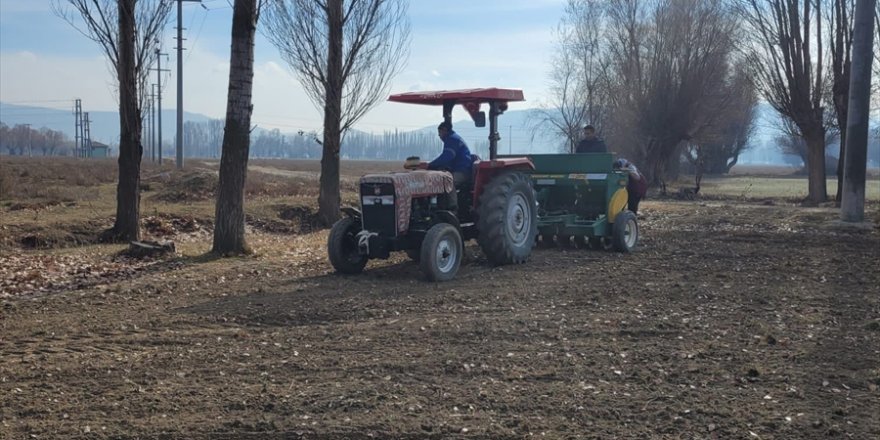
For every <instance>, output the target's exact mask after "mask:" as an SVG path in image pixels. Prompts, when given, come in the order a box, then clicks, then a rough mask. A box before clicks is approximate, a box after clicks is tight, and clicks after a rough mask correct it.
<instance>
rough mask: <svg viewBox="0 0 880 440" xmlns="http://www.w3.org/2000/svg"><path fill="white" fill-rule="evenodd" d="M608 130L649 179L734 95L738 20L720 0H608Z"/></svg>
mask: <svg viewBox="0 0 880 440" xmlns="http://www.w3.org/2000/svg"><path fill="white" fill-rule="evenodd" d="M608 17H609V23H608V31H609V51H610V60H611V68H612V72H613V73H611V74H610V75H609V76H610V77H612V78H614V83H613V84H612V91H611V93H610V94H609V96H610V97H611V98H612V101H613V107H614V109H613V112H614V113H613V117H611V118H610V120H613V121H614V124H615V126H616V127H615V128H614V130H613V132H614V137H613V138H611V139H610V142H609V145H610V147H611V148H612V149H613V150H616V151H618V152H621V153H624V154H627V155H628V156H630V157H631V158H632V159H635V161H636V162H637V163H641V164H644V166H643V167H642V168H641V169H642V170H643V171H644V172H645V175H646V177H647V178H648V180H649V181H650V182H652V183H653V184H662V182H663V181H664V174H665V173H666V171H667V169H669V168H672V167H677V165H678V158H679V152H680V151H681V146H682V143H683V142H688V141H691V140H692V139H695V138H697V137H698V136H699V135H700V133H701V131H703V130H706V129H707V128H708V127H711V126H712V125H713V124H715V123H716V121H717V119H718V118H720V117H721V116H722V115H723V113H724V112H723V111H724V109H725V108H726V107H727V106H728V105H729V103H728V100H729V99H730V97H731V96H732V92H731V90H730V81H729V78H730V77H731V75H732V68H731V58H732V56H733V49H734V47H735V37H736V35H737V23H736V20H734V17H733V16H732V14H731V13H730V11H729V10H728V9H727V7H726V4H725V2H724V1H723V0H705V1H700V0H663V1H657V2H649V1H637V0H614V1H611V2H610V4H609V8H608Z"/></svg>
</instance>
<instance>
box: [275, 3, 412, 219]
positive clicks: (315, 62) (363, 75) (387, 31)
mask: <svg viewBox="0 0 880 440" xmlns="http://www.w3.org/2000/svg"><path fill="white" fill-rule="evenodd" d="M406 13H407V2H405V1H404V0H272V1H271V2H270V7H269V8H267V11H266V25H267V29H268V32H267V33H266V36H267V37H268V38H269V40H271V41H272V43H273V44H275V46H276V47H278V50H279V51H280V53H281V56H282V57H283V58H284V60H285V61H286V62H287V63H288V64H289V65H290V67H291V68H292V70H293V71H294V73H295V74H296V75H297V77H298V78H299V80H300V83H301V84H302V85H303V88H304V89H305V91H306V93H307V94H308V96H309V98H310V99H311V101H312V103H313V104H314V105H315V106H316V107H318V108H319V109H321V110H323V112H324V136H323V153H322V156H321V179H320V185H321V188H320V195H319V196H318V206H319V208H318V209H319V211H318V214H319V217H320V218H321V219H322V221H324V222H325V223H327V224H330V223H332V222H334V221H336V219H338V218H339V203H340V194H339V150H340V146H341V145H342V138H343V137H344V135H345V132H346V131H347V130H348V129H349V128H351V126H352V125H353V124H354V123H355V122H357V121H358V120H359V119H360V118H361V117H363V116H364V115H365V114H366V113H367V111H369V110H370V109H371V108H373V107H374V106H375V105H376V104H377V103H378V102H379V100H381V99H382V98H384V97H385V96H386V95H387V94H388V89H389V87H390V83H391V79H392V78H394V76H396V75H397V74H398V73H399V72H400V71H401V69H402V68H403V65H404V64H405V62H406V59H407V56H408V47H409V20H408V18H407V14H406Z"/></svg>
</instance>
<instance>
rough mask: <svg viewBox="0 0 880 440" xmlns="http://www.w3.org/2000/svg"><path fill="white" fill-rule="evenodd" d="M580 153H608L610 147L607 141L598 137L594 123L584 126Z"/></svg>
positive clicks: (579, 145) (579, 148) (579, 147)
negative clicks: (606, 144) (606, 143)
mask: <svg viewBox="0 0 880 440" xmlns="http://www.w3.org/2000/svg"><path fill="white" fill-rule="evenodd" d="M575 151H576V152H578V153H607V152H608V147H607V146H605V141H603V140H602V139H599V138H598V137H596V129H595V128H594V127H593V126H592V125H587V126H586V127H584V138H583V139H581V141H580V142H578V145H577V150H575Z"/></svg>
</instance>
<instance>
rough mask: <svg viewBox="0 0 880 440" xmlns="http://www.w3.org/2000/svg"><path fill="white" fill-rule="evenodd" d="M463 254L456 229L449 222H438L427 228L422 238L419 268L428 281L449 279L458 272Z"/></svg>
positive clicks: (459, 236)
mask: <svg viewBox="0 0 880 440" xmlns="http://www.w3.org/2000/svg"><path fill="white" fill-rule="evenodd" d="M463 254H464V249H463V248H462V241H461V234H460V233H459V232H458V229H456V228H455V226H452V225H450V224H449V223H438V224H436V225H434V226H432V227H431V229H428V232H427V233H426V234H425V239H424V240H422V250H421V256H420V259H419V269H421V271H422V273H424V274H425V278H427V279H428V281H449V280H451V279H453V278H455V274H456V273H458V268H459V266H461V258H462V255H463Z"/></svg>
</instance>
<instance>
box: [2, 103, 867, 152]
mask: <svg viewBox="0 0 880 440" xmlns="http://www.w3.org/2000/svg"><path fill="white" fill-rule="evenodd" d="M463 114H464V112H462V111H461V110H460V109H456V110H455V115H456V116H461V115H463ZM162 115H163V118H162V121H163V130H162V131H163V136H162V137H163V138H164V139H166V141H171V142H173V139H174V137H175V131H176V120H177V119H176V118H177V114H176V111H175V110H174V109H173V108H172V109H169V110H165V109H163V111H162ZM89 119H90V120H91V123H90V129H91V135H92V140H96V141H100V142H103V143H106V144H110V145H116V144H118V141H119V116H118V113H117V112H113V111H90V112H89ZM211 119H212V118H210V117H208V116H205V115H202V114H199V113H190V112H184V121H190V122H206V121H209V120H211ZM437 120H438V123H439V122H440V118H439V117H438V118H437ZM0 122H3V123H5V124H6V125H8V126H10V127H12V126H14V125H17V124H31V125H32V126H33V127H34V128H41V127H47V128H50V129H52V130H58V131H61V132H64V133H65V134H67V136H68V137H70V138H73V132H74V115H73V110H72V109H71V110H59V109H52V108H45V107H35V106H24V105H16V104H7V103H3V102H0ZM453 125H454V128H455V131H456V132H458V133H459V134H460V135H461V136H462V137H463V138H464V139H465V141H467V142H468V144H469V145H470V146H472V150H474V152H475V153H477V154H479V155H481V156H484V157H485V156H488V151H487V150H488V127H482V128H478V127H475V126H474V123H473V121H471V120H470V119H469V118H468V119H458V120H456V121H454V123H453ZM877 125H878V121H873V123H872V126H877ZM533 126H534V120H533V119H532V117H531V111H530V110H510V111H508V112H506V113H505V114H504V115H502V116H501V117H500V118H499V127H498V128H499V130H498V131H499V134H500V135H501V141H500V142H499V152H500V153H504V154H506V153H553V152H558V151H559V150H560V146H561V145H562V141H561V140H560V139H557V138H555V137H554V136H552V135H549V134H546V133H540V132H539V133H536V132H535V131H534V130H532V129H531V127H533ZM777 126H779V116H778V115H777V114H776V111H775V110H773V108H772V107H770V106H769V105H767V104H760V105H759V107H758V116H757V121H756V127H755V133H754V135H753V137H752V139H751V141H750V142H749V143H750V147H749V149H748V150H746V151H745V152H744V153H743V154H742V155H741V156H740V160H739V163H741V164H765V165H786V164H790V163H791V162H792V158H790V157H789V158H786V157H785V156H784V155H783V154H782V152H781V151H779V149H778V148H776V141H775V138H776V137H777V136H778V135H779V131H778V129H777V128H776V127H777ZM436 129H437V127H436V125H430V126H427V127H423V128H420V129H417V130H413V131H416V132H430V133H432V134H433V133H435V132H436ZM260 131H261V129H259V128H258V129H257V133H259V132H260ZM392 131H393V130H392ZM257 133H255V134H257ZM285 134H287V135H291V136H293V135H295V133H285ZM872 140H873V142H874V143H876V142H877V140H876V137H874V138H872ZM871 147H874V148H869V156H868V162H869V166H871V167H877V166H880V150H878V148H876V146H874V145H872V146H871ZM837 151H838V147H837V146H836V145H833V146H831V147H829V149H828V153H829V154H830V155H832V156H836V155H837ZM875 156H876V157H875Z"/></svg>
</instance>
